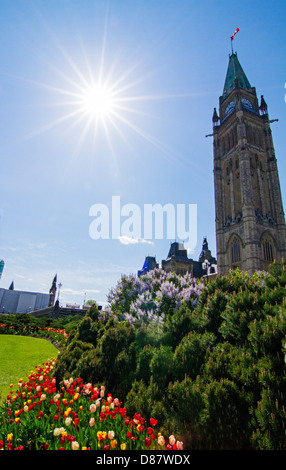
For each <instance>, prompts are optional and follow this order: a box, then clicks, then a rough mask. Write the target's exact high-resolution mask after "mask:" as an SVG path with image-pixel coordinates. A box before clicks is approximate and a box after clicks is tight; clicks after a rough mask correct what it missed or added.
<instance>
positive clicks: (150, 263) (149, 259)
mask: <svg viewBox="0 0 286 470" xmlns="http://www.w3.org/2000/svg"><path fill="white" fill-rule="evenodd" d="M158 267H159V264H158V263H157V262H156V258H155V257H154V256H146V258H145V261H144V264H143V267H142V269H140V270H139V271H138V276H142V274H146V273H147V272H148V271H152V269H155V268H158Z"/></svg>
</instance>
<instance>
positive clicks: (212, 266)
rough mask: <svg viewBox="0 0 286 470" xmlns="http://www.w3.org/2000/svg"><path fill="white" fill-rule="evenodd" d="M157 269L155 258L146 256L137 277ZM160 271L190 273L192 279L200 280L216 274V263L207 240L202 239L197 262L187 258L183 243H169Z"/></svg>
mask: <svg viewBox="0 0 286 470" xmlns="http://www.w3.org/2000/svg"><path fill="white" fill-rule="evenodd" d="M157 267H159V264H158V263H157V262H156V258H155V257H152V256H146V258H145V262H144V265H143V268H142V269H141V270H139V271H138V276H142V274H145V273H147V272H148V271H151V270H152V269H154V268H157ZM162 269H164V271H166V272H174V273H176V274H180V275H184V274H186V273H190V274H191V275H192V276H193V277H196V278H201V277H203V276H206V275H209V274H214V273H216V272H217V262H216V258H214V257H213V256H212V254H211V251H210V250H209V247H208V242H207V239H206V238H204V240H203V244H202V251H201V253H200V257H199V260H198V261H195V260H193V259H191V258H188V253H187V250H186V249H185V247H184V244H183V243H178V242H173V243H171V246H170V249H169V253H168V256H167V258H166V259H165V260H162Z"/></svg>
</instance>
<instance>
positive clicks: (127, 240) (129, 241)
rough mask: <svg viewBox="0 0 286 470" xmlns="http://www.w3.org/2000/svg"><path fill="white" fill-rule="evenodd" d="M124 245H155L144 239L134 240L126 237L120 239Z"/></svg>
mask: <svg viewBox="0 0 286 470" xmlns="http://www.w3.org/2000/svg"><path fill="white" fill-rule="evenodd" d="M118 240H119V241H120V243H122V245H136V244H138V243H147V244H148V245H154V243H153V242H151V241H150V240H145V239H144V238H134V237H127V236H125V235H123V236H121V237H119V238H118Z"/></svg>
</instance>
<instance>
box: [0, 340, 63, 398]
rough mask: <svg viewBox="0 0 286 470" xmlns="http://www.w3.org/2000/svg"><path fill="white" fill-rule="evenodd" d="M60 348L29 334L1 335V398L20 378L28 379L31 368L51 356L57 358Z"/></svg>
mask: <svg viewBox="0 0 286 470" xmlns="http://www.w3.org/2000/svg"><path fill="white" fill-rule="evenodd" d="M57 355H58V350H57V349H56V348H55V347H54V346H53V345H52V344H51V343H50V342H49V341H46V340H45V339H39V338H31V337H29V336H16V335H0V400H3V399H5V398H6V396H7V395H8V394H9V390H10V384H14V390H15V389H16V388H17V387H15V386H16V385H17V383H18V380H19V379H20V378H22V379H23V380H26V379H27V376H28V375H29V374H30V371H31V370H34V369H35V367H36V366H38V365H39V364H41V363H42V362H46V361H47V360H48V359H50V358H56V357H57Z"/></svg>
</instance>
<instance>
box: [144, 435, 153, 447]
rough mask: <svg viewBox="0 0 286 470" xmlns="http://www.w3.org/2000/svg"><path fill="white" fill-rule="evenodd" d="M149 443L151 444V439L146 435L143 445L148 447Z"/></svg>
mask: <svg viewBox="0 0 286 470" xmlns="http://www.w3.org/2000/svg"><path fill="white" fill-rule="evenodd" d="M151 444H152V441H151V439H150V437H146V439H145V446H146V447H150V445H151Z"/></svg>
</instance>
